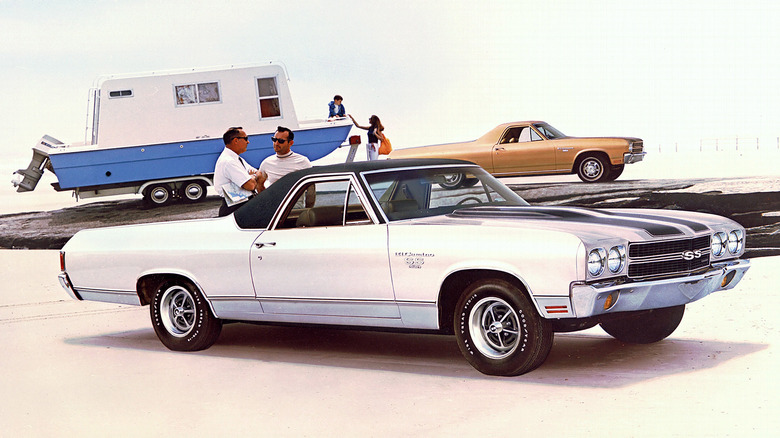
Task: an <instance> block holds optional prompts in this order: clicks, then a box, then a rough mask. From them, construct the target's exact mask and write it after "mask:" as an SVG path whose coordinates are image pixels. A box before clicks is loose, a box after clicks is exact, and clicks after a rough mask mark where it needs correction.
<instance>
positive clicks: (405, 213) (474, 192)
mask: <svg viewBox="0 0 780 438" xmlns="http://www.w3.org/2000/svg"><path fill="white" fill-rule="evenodd" d="M363 176H364V178H365V180H366V182H367V183H368V186H369V188H370V189H371V192H372V193H373V195H374V198H375V199H376V201H377V202H378V203H379V206H380V207H381V208H382V211H384V213H385V216H386V217H387V219H388V220H390V221H395V220H403V219H411V218H420V217H428V216H436V215H442V214H449V213H452V212H453V211H455V210H457V209H459V208H466V207H474V206H499V205H500V206H505V205H528V203H527V202H525V200H523V198H521V197H520V196H518V195H517V194H516V193H515V192H513V191H512V190H511V189H510V188H508V187H507V186H505V185H504V184H502V183H501V182H499V181H498V180H497V179H495V178H494V177H493V176H492V175H490V174H489V173H487V172H486V171H485V170H483V169H482V168H480V167H473V166H469V167H435V168H420V169H409V170H398V169H393V170H392V171H379V172H371V173H364V174H363Z"/></svg>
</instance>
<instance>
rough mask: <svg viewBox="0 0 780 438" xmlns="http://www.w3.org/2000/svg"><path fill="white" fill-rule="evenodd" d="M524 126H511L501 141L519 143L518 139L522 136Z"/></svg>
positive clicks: (502, 142)
mask: <svg viewBox="0 0 780 438" xmlns="http://www.w3.org/2000/svg"><path fill="white" fill-rule="evenodd" d="M522 130H523V128H522V127H520V128H509V129H507V130H506V132H505V133H504V138H502V139H501V141H500V142H499V143H501V144H506V143H517V142H518V139H519V138H520V134H521V132H522Z"/></svg>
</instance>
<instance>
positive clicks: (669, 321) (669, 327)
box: [601, 305, 685, 344]
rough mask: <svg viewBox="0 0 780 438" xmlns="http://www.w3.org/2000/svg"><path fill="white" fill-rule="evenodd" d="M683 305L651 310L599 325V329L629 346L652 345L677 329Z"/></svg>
mask: <svg viewBox="0 0 780 438" xmlns="http://www.w3.org/2000/svg"><path fill="white" fill-rule="evenodd" d="M684 313H685V305H682V306H675V307H665V308H663V309H653V310H647V311H643V312H637V313H629V314H627V315H626V316H623V317H620V318H615V319H613V320H611V321H604V322H602V323H601V328H602V329H604V331H605V332H607V333H609V335H610V336H612V337H613V338H615V339H617V340H618V341H622V342H627V343H630V344H652V343H653V342H658V341H660V340H661V339H665V338H666V337H668V336H669V335H671V334H672V332H674V331H675V329H677V327H678V326H679V325H680V321H682V317H683V314H684Z"/></svg>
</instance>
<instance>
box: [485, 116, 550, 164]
mask: <svg viewBox="0 0 780 438" xmlns="http://www.w3.org/2000/svg"><path fill="white" fill-rule="evenodd" d="M552 170H555V149H554V148H553V147H551V146H550V144H549V142H548V141H545V140H544V139H543V138H542V137H541V136H540V135H539V133H537V132H536V131H535V130H534V129H533V128H532V127H531V126H528V125H524V126H511V127H509V128H507V130H506V131H504V134H503V136H502V137H501V139H500V140H499V142H498V143H497V144H496V145H495V146H494V147H493V174H495V175H509V174H523V173H543V172H549V171H552Z"/></svg>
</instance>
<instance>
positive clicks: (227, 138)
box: [222, 126, 244, 145]
mask: <svg viewBox="0 0 780 438" xmlns="http://www.w3.org/2000/svg"><path fill="white" fill-rule="evenodd" d="M241 129H244V128H242V127H240V126H234V127H232V128H230V129H228V130H227V131H225V133H224V134H222V141H224V142H225V145H229V144H230V142H231V141H233V139H234V138H236V137H239V136H240V134H239V132H238V131H239V130H241Z"/></svg>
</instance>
